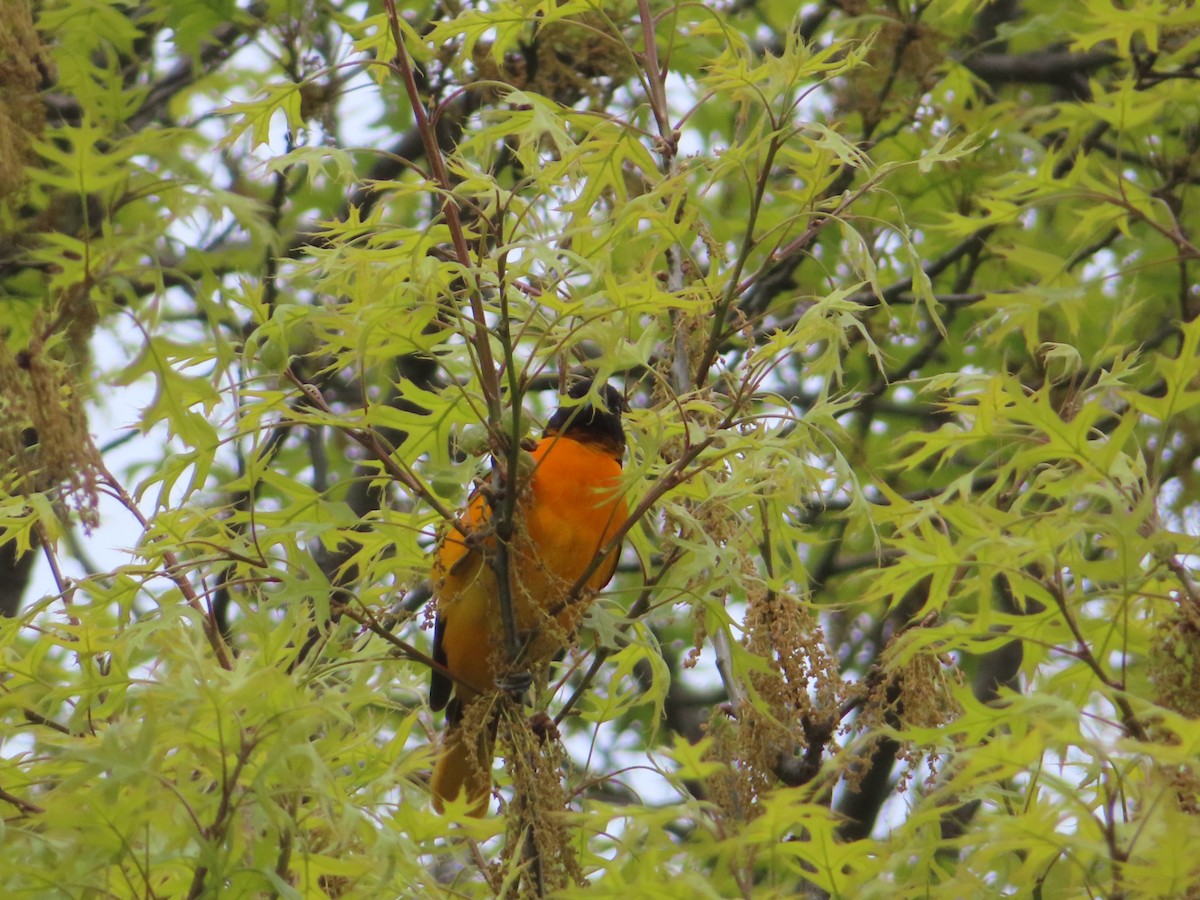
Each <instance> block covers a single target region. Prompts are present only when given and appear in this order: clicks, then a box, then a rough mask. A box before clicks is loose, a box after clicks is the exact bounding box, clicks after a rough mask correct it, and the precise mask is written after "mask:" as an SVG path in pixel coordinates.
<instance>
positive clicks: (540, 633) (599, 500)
mask: <svg viewBox="0 0 1200 900" xmlns="http://www.w3.org/2000/svg"><path fill="white" fill-rule="evenodd" d="M591 389H592V385H591V382H580V383H578V384H576V385H575V386H574V387H573V388H572V389H571V391H570V396H571V398H572V399H573V400H576V401H581V402H579V403H576V404H574V405H564V406H562V407H560V408H559V409H558V410H557V411H556V412H555V413H554V415H553V416H551V417H550V420H549V421H548V422H547V423H546V430H545V434H544V435H543V437H542V439H541V440H540V441H538V443H537V446H536V447H535V448H534V449H533V451H532V456H533V463H534V464H533V469H532V474H531V475H530V476H529V479H528V483H527V484H523V485H518V487H517V492H518V493H517V499H516V504H515V508H514V516H513V532H512V539H511V541H510V542H509V545H508V553H507V557H508V565H509V584H510V586H511V591H510V594H511V597H512V607H513V613H514V617H515V620H516V628H517V634H518V636H519V637H520V640H521V643H522V644H523V651H522V654H521V659H520V660H519V662H518V663H517V665H515V666H514V665H513V661H512V660H509V659H508V658H507V657H508V652H507V648H506V637H505V630H504V625H503V620H502V618H501V610H500V601H499V590H498V583H497V580H496V575H495V572H494V571H493V569H492V567H491V566H490V565H489V564H488V562H487V560H486V559H485V554H486V553H488V549H489V548H493V549H494V548H495V546H496V543H495V541H496V538H495V535H494V533H489V532H490V521H491V519H492V506H491V502H490V501H489V499H488V497H487V496H485V494H484V493H482V492H480V491H476V492H475V493H474V494H473V496H472V497H471V499H470V500H469V501H468V504H467V509H466V511H465V513H464V514H463V515H462V516H461V517H460V518H459V520H458V522H457V523H455V525H454V527H451V528H450V529H449V530H448V532H447V533H446V534H445V536H444V537H443V538H442V540H441V541H440V543H439V544H438V547H437V551H436V553H435V556H434V561H433V573H432V582H433V590H434V596H435V598H436V604H437V620H436V623H435V625H434V632H433V658H434V659H435V660H436V661H437V662H439V663H441V664H442V665H443V666H445V668H446V670H447V671H449V672H450V673H451V674H452V675H453V678H450V677H449V676H447V675H446V674H445V673H444V672H440V671H438V670H436V669H435V670H434V671H433V675H432V679H431V682H430V689H429V705H430V707H432V708H433V709H434V710H439V709H442V708H443V707H445V708H446V733H445V736H444V738H443V740H442V748H441V754H440V756H439V758H438V761H437V765H436V766H435V767H434V770H433V779H432V782H431V785H430V789H431V791H432V793H433V806H434V809H436V810H437V811H438V812H442V810H443V807H444V805H445V804H446V803H447V802H449V801H450V800H452V799H454V798H455V797H457V796H458V795H459V794H460V793H461V792H463V791H465V793H466V799H467V801H468V804H469V806H468V809H469V811H470V814H471V815H475V816H482V815H483V814H484V813H485V812H486V811H487V806H488V796H489V794H490V793H491V786H492V779H491V769H492V759H493V757H494V752H495V740H496V719H495V716H494V715H492V714H491V713H490V711H489V710H488V709H487V707H483V708H478V707H474V704H479V703H488V704H489V705H490V704H491V703H492V702H493V701H494V700H495V699H496V697H497V696H498V695H499V691H500V689H499V688H498V687H497V686H496V682H497V680H498V679H499V678H500V677H502V676H504V675H507V674H509V672H510V670H512V669H514V668H515V669H518V670H520V669H523V668H526V669H527V668H528V667H529V666H531V665H534V664H537V663H541V662H545V661H547V660H549V659H550V658H551V657H553V656H554V655H555V654H556V653H558V652H559V651H560V650H562V649H563V646H564V645H565V643H566V641H567V640H568V638H569V636H570V635H571V633H572V632H573V631H574V630H575V627H576V626H577V625H578V624H579V620H580V618H581V617H582V616H583V613H584V611H585V609H586V607H587V603H588V601H589V600H590V598H591V596H592V594H594V593H595V592H596V591H598V590H600V589H601V588H603V587H604V586H605V585H606V584H608V582H609V580H610V579H611V578H612V576H613V572H614V571H615V570H616V566H617V556H618V550H617V549H616V548H614V549H612V550H611V551H610V552H609V553H608V555H607V556H606V557H605V558H604V560H602V561H601V563H600V564H599V565H598V566H596V567H595V569H594V570H593V572H592V574H591V575H590V576H589V577H588V579H587V582H586V585H585V590H584V591H583V592H582V594H581V596H579V597H575V598H571V597H570V596H569V594H570V592H571V588H572V587H573V586H574V585H575V583H576V582H577V581H578V580H579V579H580V578H581V577H582V576H583V575H584V573H585V572H586V571H587V570H588V568H589V567H590V566H591V565H592V562H593V560H594V559H595V557H596V555H597V554H598V553H599V552H600V550H601V548H603V547H604V546H605V545H606V544H607V543H608V542H609V541H610V540H611V539H612V537H613V536H614V535H615V534H616V533H617V531H618V530H619V529H620V528H621V526H622V525H624V524H625V520H626V518H627V516H628V511H627V508H626V505H625V501H624V499H623V498H622V496H621V494H620V482H621V461H622V459H623V457H624V455H625V432H624V430H623V429H622V427H621V411H622V410H623V409H627V408H628V407H627V406H626V404H625V400H624V398H623V397H622V396H621V395H620V394H619V393H618V392H617V391H616V390H615V389H613V388H612V387H611V386H609V385H605V386H604V387H603V389H601V390H600V391H599V392H598V394H599V397H600V399H601V401H602V403H603V407H602V406H600V405H599V404H593V403H592V402H590V401H588V402H584V400H585V398H586V397H587V396H588V395H589V393H591ZM452 692H453V694H454V698H453V699H451V693H452ZM473 707H474V708H475V709H476V710H477V711H478V712H479V713H480V714H479V715H476V716H472V717H470V722H471V725H472V727H471V729H469V730H471V731H473V732H475V733H474V734H471V735H467V734H466V733H465V732H466V731H467V730H468V729H467V728H464V727H463V722H464V716H465V714H466V711H467V710H468V709H469V708H473Z"/></svg>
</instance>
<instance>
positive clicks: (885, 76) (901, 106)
mask: <svg viewBox="0 0 1200 900" xmlns="http://www.w3.org/2000/svg"><path fill="white" fill-rule="evenodd" d="M865 7H866V4H865V3H861V2H856V3H853V4H850V6H849V7H848V8H847V9H846V12H847V13H850V14H851V15H858V10H859V9H862V10H863V11H866V10H865ZM870 12H871V13H873V15H871V18H870V21H871V23H872V27H873V29H874V36H873V37H874V41H873V43H872V44H871V47H870V50H869V51H868V52H867V56H866V60H865V64H864V65H862V66H860V67H859V68H857V69H855V70H854V71H852V72H851V73H849V75H848V77H847V78H846V80H845V82H844V84H843V87H842V90H841V92H840V96H839V97H838V106H839V108H840V109H842V110H854V111H857V112H858V113H860V114H861V115H862V117H863V119H864V120H865V121H866V122H868V123H877V122H881V121H883V120H884V119H886V118H887V117H888V116H890V115H893V114H898V113H902V112H903V113H908V111H909V107H911V106H913V105H915V104H916V103H917V101H918V99H919V98H920V97H921V96H922V95H924V94H925V93H926V92H927V91H929V90H930V89H931V88H932V87H933V86H934V84H936V82H937V71H938V67H939V66H941V65H942V64H943V63H944V61H945V47H944V38H943V36H942V35H941V34H940V33H939V32H938V31H936V30H935V29H933V28H930V27H929V26H928V25H926V24H925V23H923V22H903V21H900V20H899V19H896V18H883V17H885V16H888V15H889V12H888V11H887V8H886V7H879V6H877V7H873V8H872V9H871V11H870Z"/></svg>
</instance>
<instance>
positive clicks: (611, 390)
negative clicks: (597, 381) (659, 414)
mask: <svg viewBox="0 0 1200 900" xmlns="http://www.w3.org/2000/svg"><path fill="white" fill-rule="evenodd" d="M591 390H592V380H591V379H590V378H589V379H586V380H584V381H577V382H575V384H573V385H571V388H570V390H569V391H568V392H567V396H568V397H570V398H571V399H572V400H583V399H584V398H585V397H587V395H588V394H589V393H590V392H591ZM599 394H600V400H601V402H602V403H603V407H601V406H600V405H599V404H596V403H594V402H592V401H588V402H585V403H582V404H579V403H574V404H569V405H563V406H560V407H559V408H558V409H557V410H556V411H555V413H554V415H552V416H551V417H550V421H549V422H547V423H546V436H547V437H551V436H553V435H556V434H561V435H565V436H569V437H572V438H575V439H577V440H593V441H602V442H604V443H609V444H613V445H615V449H617V450H620V451H621V452H624V450H625V429H623V428H622V427H621V413H622V412H624V411H626V410H628V409H629V404H628V403H626V402H625V398H624V397H623V396H622V395H621V392H620V391H618V390H617V389H616V388H615V387H613V386H612V385H611V384H606V385H604V387H602V388H600V390H599Z"/></svg>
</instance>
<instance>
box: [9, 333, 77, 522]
mask: <svg viewBox="0 0 1200 900" xmlns="http://www.w3.org/2000/svg"><path fill="white" fill-rule="evenodd" d="M40 324H41V323H40V321H39V322H35V328H34V334H33V336H32V338H31V339H30V341H29V345H28V346H27V347H25V348H24V349H22V350H19V351H17V352H15V353H14V352H13V350H12V348H11V347H10V346H9V345H8V343H7V342H6V341H4V340H0V472H8V473H12V477H13V478H14V479H15V481H14V482H10V483H9V484H6V485H5V489H6V490H7V491H9V492H10V493H15V494H33V493H39V492H41V491H46V490H52V489H54V488H56V487H59V486H61V487H62V489H63V492H64V493H65V495H66V496H67V497H68V498H69V499H70V500H71V503H72V505H73V506H74V507H75V509H76V510H77V511H78V513H79V517H80V520H81V521H82V522H83V525H84V527H85V529H90V528H91V527H93V526H94V525H95V524H96V523H97V514H96V505H97V501H98V495H97V493H96V462H97V461H98V457H97V454H96V449H95V446H94V445H93V444H92V441H91V438H90V436H89V435H88V428H87V416H86V414H85V412H84V408H83V400H82V398H81V396H80V390H79V387H78V385H77V381H76V377H75V370H74V369H73V368H72V367H71V366H69V365H68V364H67V363H64V362H60V361H58V360H56V359H54V358H52V356H51V355H50V354H49V353H48V352H47V351H46V347H45V346H44V344H43V343H42V340H41V338H40V337H39V330H38V326H39V325H40Z"/></svg>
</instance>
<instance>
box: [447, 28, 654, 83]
mask: <svg viewBox="0 0 1200 900" xmlns="http://www.w3.org/2000/svg"><path fill="white" fill-rule="evenodd" d="M491 51H492V45H491V44H489V43H487V42H484V41H480V42H479V43H477V44H476V45H475V46H474V48H473V54H472V60H471V61H472V63H473V65H474V67H475V73H476V74H475V78H474V80H476V81H495V82H500V83H502V84H508V85H511V86H512V87H514V88H517V89H518V90H522V91H531V92H534V93H538V94H542V95H543V96H546V97H551V98H553V99H554V100H556V101H557V102H559V103H561V104H563V105H564V106H573V105H574V104H575V103H577V102H578V101H579V100H580V99H581V98H582V97H597V96H600V94H601V91H602V89H603V85H604V81H608V82H609V83H610V84H611V85H612V86H615V85H618V84H621V83H622V82H624V81H626V80H628V79H629V78H631V77H632V76H633V74H634V72H636V71H637V67H636V64H635V62H634V58H633V54H632V53H631V52H630V51H629V48H628V47H627V46H626V43H625V40H624V38H623V37H622V36H621V34H620V33H619V32H617V31H616V30H615V29H614V28H613V25H612V21H611V20H610V18H609V17H608V16H606V15H605V14H603V13H601V12H585V13H580V14H579V15H575V16H571V17H569V18H565V19H559V20H557V21H554V22H550V23H548V24H546V25H541V26H540V27H538V28H537V30H536V31H535V32H534V33H533V35H532V36H531V39H530V40H529V41H527V42H526V43H525V45H523V47H522V51H523V52H521V53H508V54H507V55H506V56H505V59H504V61H503V63H498V62H497V61H496V59H495V57H494V56H493V55H492V52H491Z"/></svg>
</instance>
